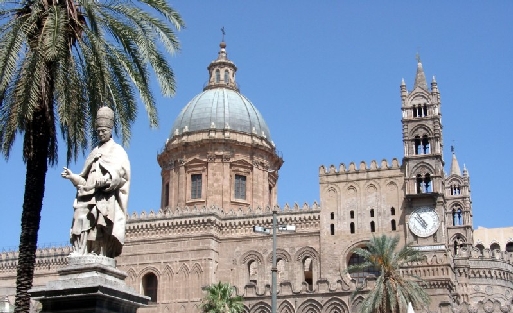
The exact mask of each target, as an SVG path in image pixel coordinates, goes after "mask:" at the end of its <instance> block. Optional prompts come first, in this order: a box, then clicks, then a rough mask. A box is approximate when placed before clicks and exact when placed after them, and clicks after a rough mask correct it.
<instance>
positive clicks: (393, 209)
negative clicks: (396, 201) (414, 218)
mask: <svg viewBox="0 0 513 313" xmlns="http://www.w3.org/2000/svg"><path fill="white" fill-rule="evenodd" d="M390 215H395V208H394V207H391V208H390Z"/></svg>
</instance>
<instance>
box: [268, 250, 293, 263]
mask: <svg viewBox="0 0 513 313" xmlns="http://www.w3.org/2000/svg"><path fill="white" fill-rule="evenodd" d="M276 259H282V260H284V261H286V262H290V261H291V260H292V257H291V256H290V254H289V253H288V252H287V250H285V249H281V248H278V249H276ZM272 261H273V254H272V252H271V253H269V255H268V256H267V263H271V262H272Z"/></svg>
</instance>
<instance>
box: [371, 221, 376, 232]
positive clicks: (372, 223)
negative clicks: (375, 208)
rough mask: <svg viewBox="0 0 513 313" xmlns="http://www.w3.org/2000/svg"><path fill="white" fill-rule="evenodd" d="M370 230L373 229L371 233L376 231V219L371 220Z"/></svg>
mask: <svg viewBox="0 0 513 313" xmlns="http://www.w3.org/2000/svg"><path fill="white" fill-rule="evenodd" d="M370 230H371V233H373V232H375V231H376V226H375V225H374V221H372V222H370Z"/></svg>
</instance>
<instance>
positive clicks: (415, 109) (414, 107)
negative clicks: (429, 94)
mask: <svg viewBox="0 0 513 313" xmlns="http://www.w3.org/2000/svg"><path fill="white" fill-rule="evenodd" d="M413 117H417V106H415V105H414V106H413Z"/></svg>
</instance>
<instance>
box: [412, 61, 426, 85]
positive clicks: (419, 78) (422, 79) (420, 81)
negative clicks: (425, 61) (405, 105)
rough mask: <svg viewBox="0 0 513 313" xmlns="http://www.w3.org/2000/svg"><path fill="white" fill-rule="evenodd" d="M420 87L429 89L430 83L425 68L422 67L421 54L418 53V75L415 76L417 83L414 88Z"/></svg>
mask: <svg viewBox="0 0 513 313" xmlns="http://www.w3.org/2000/svg"><path fill="white" fill-rule="evenodd" d="M417 87H420V88H422V89H424V90H428V85H427V81H426V75H425V74H424V69H423V68H422V62H421V61H420V56H419V54H418V53H417V75H416V76H415V84H414V85H413V89H415V88H417Z"/></svg>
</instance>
